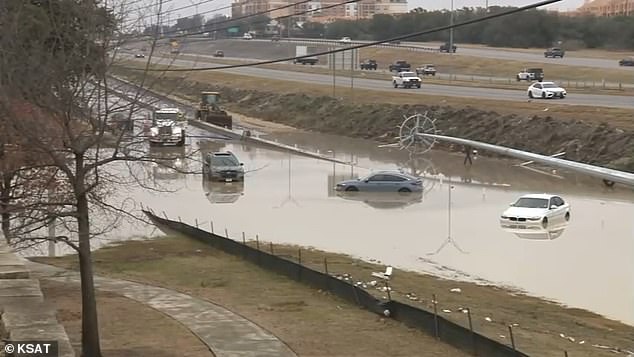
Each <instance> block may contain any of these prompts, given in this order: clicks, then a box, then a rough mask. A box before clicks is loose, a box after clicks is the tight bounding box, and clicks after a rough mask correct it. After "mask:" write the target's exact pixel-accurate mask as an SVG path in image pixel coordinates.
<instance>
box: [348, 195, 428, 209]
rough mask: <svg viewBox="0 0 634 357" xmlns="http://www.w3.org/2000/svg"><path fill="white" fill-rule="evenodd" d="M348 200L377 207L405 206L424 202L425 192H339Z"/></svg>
mask: <svg viewBox="0 0 634 357" xmlns="http://www.w3.org/2000/svg"><path fill="white" fill-rule="evenodd" d="M337 196H338V197H341V198H343V199H346V200H351V201H360V202H363V203H365V204H366V205H368V206H370V207H372V208H376V209H393V208H404V207H406V206H409V205H413V204H416V203H421V202H423V192H422V191H421V192H407V193H403V192H337Z"/></svg>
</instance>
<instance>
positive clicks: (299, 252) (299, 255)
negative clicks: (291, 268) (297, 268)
mask: <svg viewBox="0 0 634 357" xmlns="http://www.w3.org/2000/svg"><path fill="white" fill-rule="evenodd" d="M297 262H298V263H299V265H302V248H299V249H298V250H297Z"/></svg>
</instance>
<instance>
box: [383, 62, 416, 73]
mask: <svg viewBox="0 0 634 357" xmlns="http://www.w3.org/2000/svg"><path fill="white" fill-rule="evenodd" d="M387 69H388V71H390V72H409V71H411V69H412V65H411V64H409V63H407V61H403V60H398V61H396V62H394V63H393V64H390V65H389V66H388V67H387Z"/></svg>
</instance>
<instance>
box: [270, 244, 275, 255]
mask: <svg viewBox="0 0 634 357" xmlns="http://www.w3.org/2000/svg"><path fill="white" fill-rule="evenodd" d="M269 249H270V250H271V254H273V255H274V254H275V253H274V252H273V242H269Z"/></svg>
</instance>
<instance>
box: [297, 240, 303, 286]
mask: <svg viewBox="0 0 634 357" xmlns="http://www.w3.org/2000/svg"><path fill="white" fill-rule="evenodd" d="M297 262H298V263H299V267H298V268H297V280H299V281H301V280H302V267H303V266H302V248H299V249H297Z"/></svg>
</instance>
